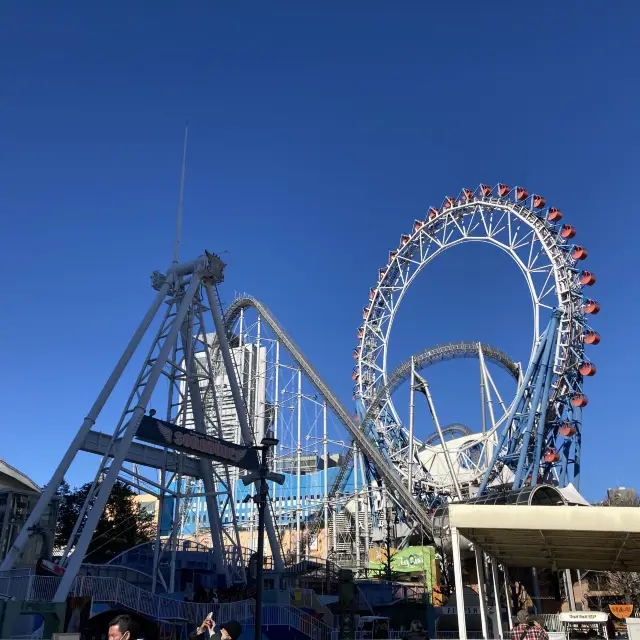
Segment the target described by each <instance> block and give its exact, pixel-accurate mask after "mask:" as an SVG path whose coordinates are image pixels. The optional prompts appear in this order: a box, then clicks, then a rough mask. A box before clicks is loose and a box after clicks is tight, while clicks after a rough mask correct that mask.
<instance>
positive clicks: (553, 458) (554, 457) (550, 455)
mask: <svg viewBox="0 0 640 640" xmlns="http://www.w3.org/2000/svg"><path fill="white" fill-rule="evenodd" d="M558 460H560V454H559V453H558V452H557V451H556V450H555V449H554V448H553V447H549V449H547V450H546V451H545V452H544V461H545V462H548V463H551V464H552V463H554V462H558Z"/></svg>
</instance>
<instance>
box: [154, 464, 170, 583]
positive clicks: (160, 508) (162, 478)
mask: <svg viewBox="0 0 640 640" xmlns="http://www.w3.org/2000/svg"><path fill="white" fill-rule="evenodd" d="M166 479H167V474H166V471H165V470H164V469H162V470H161V471H160V485H161V486H162V487H163V488H162V489H161V490H160V497H159V498H158V514H157V522H156V539H155V542H154V546H153V569H152V571H151V576H152V577H151V593H155V592H156V585H157V581H158V564H159V561H160V535H161V532H162V512H163V510H164V495H165V490H164V487H165V485H166Z"/></svg>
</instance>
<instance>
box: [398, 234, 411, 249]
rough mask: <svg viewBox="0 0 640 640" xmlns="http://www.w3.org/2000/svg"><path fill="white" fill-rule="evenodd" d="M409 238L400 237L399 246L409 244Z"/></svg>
mask: <svg viewBox="0 0 640 640" xmlns="http://www.w3.org/2000/svg"><path fill="white" fill-rule="evenodd" d="M410 237H411V236H406V235H405V236H400V246H401V247H404V245H405V244H407V242H409V238H410Z"/></svg>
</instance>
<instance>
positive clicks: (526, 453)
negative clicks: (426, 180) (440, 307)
mask: <svg viewBox="0 0 640 640" xmlns="http://www.w3.org/2000/svg"><path fill="white" fill-rule="evenodd" d="M562 217H563V215H562V212H561V211H560V210H559V209H557V208H555V207H547V205H546V202H545V200H544V198H542V197H541V196H540V195H536V194H530V193H529V192H528V191H527V190H526V189H524V188H523V187H515V188H511V187H508V186H507V185H505V184H497V185H496V186H494V187H490V186H488V185H484V184H481V185H480V186H479V187H477V188H476V189H475V190H474V191H472V190H470V189H463V190H462V191H461V192H460V193H459V194H458V196H457V197H455V198H453V197H447V198H445V199H444V201H443V202H442V205H441V206H440V207H431V208H430V209H429V212H428V215H427V217H426V219H425V220H416V221H415V222H414V224H413V228H412V230H411V232H410V233H408V234H406V235H402V236H401V238H400V245H399V247H398V248H397V249H395V250H393V251H391V252H390V253H389V259H388V261H387V264H386V265H385V266H384V267H383V268H382V269H380V270H379V273H378V279H377V282H376V285H375V286H374V287H372V288H371V289H370V291H369V301H368V304H367V305H366V306H365V307H364V309H363V313H362V318H363V323H362V325H361V326H360V328H359V329H358V332H357V338H358V344H357V347H356V349H355V350H354V354H353V355H354V359H355V360H356V365H355V368H354V371H353V376H352V378H353V380H354V382H355V386H354V398H355V401H356V409H357V418H358V423H359V426H360V428H361V429H362V430H363V432H364V434H365V435H366V436H367V437H368V438H369V439H373V440H375V441H376V443H377V445H378V448H379V450H380V451H381V452H382V453H383V455H384V457H385V459H386V461H387V462H388V464H389V465H390V466H391V467H393V468H394V469H395V470H396V472H397V473H398V475H400V476H401V478H402V479H403V481H404V482H405V483H406V484H407V485H408V488H409V491H410V492H411V493H412V494H413V496H414V497H415V498H417V499H419V500H420V501H421V502H423V503H425V502H426V506H428V507H433V506H436V505H437V503H439V502H441V501H442V500H446V499H468V498H473V497H475V496H477V495H479V494H482V493H485V492H487V491H491V490H493V489H496V488H500V489H519V488H522V487H523V486H525V485H535V484H538V483H541V482H545V483H552V484H556V485H558V486H561V487H563V486H567V485H568V484H570V483H571V484H573V485H574V486H575V487H576V488H579V482H580V452H581V440H582V408H583V407H585V406H586V405H587V402H588V400H587V396H586V395H585V394H584V392H583V378H584V377H586V376H592V375H594V374H595V372H596V367H595V365H594V364H593V363H592V362H591V361H590V359H589V358H587V357H586V355H585V344H589V345H595V344H598V342H599V341H600V336H599V335H598V334H597V333H596V332H595V331H594V330H593V329H592V328H591V327H590V326H589V324H588V321H587V315H588V314H591V315H594V314H596V313H598V311H599V310H600V305H599V304H598V303H597V302H595V301H594V300H592V299H591V298H589V297H588V296H586V295H585V293H584V291H585V288H586V287H590V286H591V285H593V284H594V283H595V281H596V277H595V275H593V274H592V273H590V272H589V271H585V270H583V269H581V268H580V266H579V264H580V262H581V261H582V260H584V259H585V258H586V257H587V250H586V249H585V248H584V247H582V246H580V245H578V244H575V243H574V241H573V239H574V237H575V236H576V229H575V227H573V226H572V225H570V224H566V223H563V222H562ZM470 242H483V243H486V244H490V245H494V246H496V247H498V248H499V249H501V250H502V251H504V252H505V253H506V254H507V255H509V256H510V258H511V259H512V260H513V261H514V262H515V263H516V264H517V265H518V267H519V269H520V271H521V273H522V275H523V277H524V279H525V282H526V284H527V287H528V289H529V293H530V296H531V303H532V312H533V336H532V347H531V356H530V361H529V363H528V365H527V367H526V368H524V369H520V368H519V367H518V366H517V365H515V363H513V362H512V361H511V360H510V359H509V358H508V356H506V355H505V354H502V353H501V352H499V351H498V350H497V349H494V348H493V347H489V346H488V345H482V344H480V343H455V344H450V345H441V346H440V347H437V348H436V351H438V350H439V354H438V355H439V358H440V359H448V358H455V357H477V358H478V359H479V360H480V365H481V384H482V389H483V393H486V399H487V402H488V405H489V413H490V424H489V425H488V428H486V429H483V432H482V433H468V432H466V433H465V432H464V431H461V430H458V431H456V430H455V429H454V430H453V431H452V432H451V434H452V435H453V436H454V437H453V438H450V439H447V438H446V437H445V436H446V434H445V433H444V432H443V430H442V429H441V427H440V425H439V422H438V419H437V414H436V413H435V408H434V406H433V402H432V399H431V395H430V392H429V387H428V383H427V382H426V380H425V379H424V378H423V377H422V376H421V375H420V373H419V370H420V369H421V368H422V367H423V366H424V364H425V362H426V364H431V363H432V362H433V357H431V359H427V360H428V362H427V361H425V360H424V358H423V359H421V354H416V355H415V356H414V357H412V358H411V359H410V360H409V361H407V362H405V363H403V365H400V367H398V369H396V370H395V371H394V372H389V371H388V347H389V339H390V336H391V330H392V327H393V323H394V320H395V317H396V314H397V312H398V310H399V307H400V304H401V302H402V300H403V299H404V296H405V294H406V293H407V291H408V289H409V287H410V286H411V284H412V283H413V281H414V279H415V278H416V277H417V275H418V274H419V273H420V272H421V271H422V269H423V268H424V267H426V266H427V265H428V264H429V263H430V262H431V261H432V260H433V259H435V258H436V257H437V256H438V255H440V254H441V253H443V252H444V251H446V250H447V249H449V248H451V247H455V246H457V245H460V244H464V243H470ZM433 351H434V350H430V352H433ZM432 355H433V354H432ZM487 360H488V361H492V362H494V363H496V364H498V365H500V366H502V367H503V368H505V369H506V370H507V371H509V372H510V373H511V374H512V376H513V377H514V379H515V380H516V382H517V391H516V394H515V397H514V398H513V399H512V400H511V401H510V402H509V401H508V400H507V403H505V401H503V399H502V398H501V397H500V394H499V393H498V389H497V388H496V386H495V383H494V382H493V380H492V378H491V376H490V374H489V370H488V369H487V367H486V364H485V363H486V361H487ZM405 380H410V389H411V401H410V418H409V423H410V424H409V425H405V424H404V423H403V421H402V420H401V419H400V417H399V414H398V411H397V410H396V406H395V404H394V400H393V392H394V391H395V390H396V389H397V387H398V386H399V385H400V384H401V383H402V382H403V381H405ZM415 391H418V392H422V393H423V394H424V395H425V396H426V399H427V402H428V404H429V408H430V410H431V414H432V416H433V419H434V424H435V426H436V433H435V434H434V435H433V436H431V437H429V438H428V439H427V440H426V441H424V442H421V441H419V440H418V439H417V438H415V436H414V434H413V424H412V423H413V395H414V392H415ZM494 409H495V410H494Z"/></svg>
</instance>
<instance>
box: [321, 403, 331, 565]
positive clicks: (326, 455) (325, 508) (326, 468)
mask: <svg viewBox="0 0 640 640" xmlns="http://www.w3.org/2000/svg"><path fill="white" fill-rule="evenodd" d="M327 442H328V441H327V401H326V400H325V401H324V402H323V403H322V457H323V480H324V496H323V498H324V500H323V501H322V503H323V511H324V513H323V515H324V559H325V560H327V559H328V558H329V449H328V446H327Z"/></svg>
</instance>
